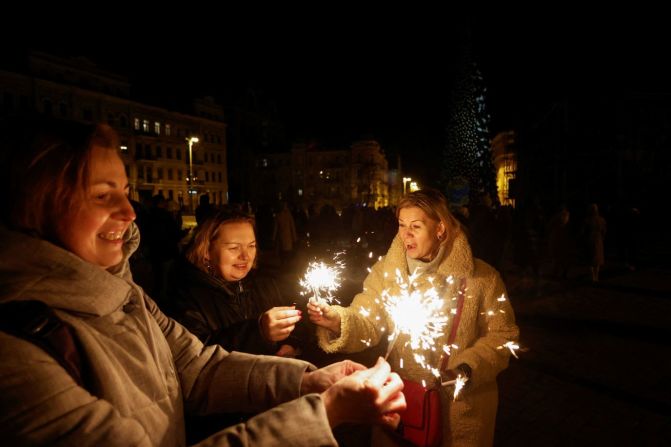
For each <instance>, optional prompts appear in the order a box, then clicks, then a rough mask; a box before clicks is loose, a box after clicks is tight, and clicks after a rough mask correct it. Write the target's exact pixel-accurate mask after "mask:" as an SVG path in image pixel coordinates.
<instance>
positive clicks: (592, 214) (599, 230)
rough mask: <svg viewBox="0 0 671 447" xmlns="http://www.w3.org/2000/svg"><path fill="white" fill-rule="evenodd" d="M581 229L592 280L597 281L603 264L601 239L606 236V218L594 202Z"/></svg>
mask: <svg viewBox="0 0 671 447" xmlns="http://www.w3.org/2000/svg"><path fill="white" fill-rule="evenodd" d="M582 231H583V235H584V236H585V241H586V243H587V253H588V259H589V267H590V271H591V273H592V282H598V281H599V271H600V269H601V267H602V266H603V264H604V250H603V239H604V237H605V236H606V220H605V219H604V218H603V217H601V215H600V214H599V207H598V206H597V205H596V203H593V204H591V205H590V206H589V208H588V211H587V217H586V218H585V222H584V223H583V229H582Z"/></svg>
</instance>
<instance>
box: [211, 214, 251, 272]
mask: <svg viewBox="0 0 671 447" xmlns="http://www.w3.org/2000/svg"><path fill="white" fill-rule="evenodd" d="M255 258H256V236H255V235H254V228H253V227H252V225H251V224H250V223H249V222H230V223H224V224H223V225H222V226H221V227H220V228H219V234H218V235H217V237H216V239H215V240H213V241H212V242H211V244H210V259H209V261H210V264H211V265H212V267H214V268H215V269H216V270H217V271H218V272H219V274H220V275H221V277H222V278H224V279H225V280H226V281H240V280H241V279H242V278H244V277H245V276H247V274H248V273H249V271H250V270H251V269H252V266H253V265H254V259H255Z"/></svg>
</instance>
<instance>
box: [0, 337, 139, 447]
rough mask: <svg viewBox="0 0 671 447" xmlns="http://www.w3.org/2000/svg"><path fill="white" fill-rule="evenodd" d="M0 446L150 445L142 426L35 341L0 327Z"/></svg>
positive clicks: (83, 446)
mask: <svg viewBox="0 0 671 447" xmlns="http://www.w3.org/2000/svg"><path fill="white" fill-rule="evenodd" d="M0 358H2V364H0V439H2V443H3V445H59V446H68V445H77V446H82V447H86V446H100V445H105V446H120V447H121V446H128V445H133V446H150V445H151V440H150V439H149V437H148V436H147V433H146V431H145V429H144V427H143V426H142V425H141V424H140V423H139V422H138V421H137V420H135V419H133V418H129V417H123V416H121V414H120V413H119V412H118V411H117V409H116V408H115V407H114V406H113V405H112V404H111V403H110V402H108V401H106V400H104V399H99V398H97V397H96V396H93V395H91V394H90V393H89V392H88V391H87V390H86V389H84V388H82V387H80V386H78V385H77V383H76V382H75V381H74V379H73V378H72V376H70V374H69V373H68V372H67V371H66V370H65V369H63V367H61V365H60V364H59V363H58V362H57V361H56V360H55V359H54V358H53V357H51V356H50V355H49V354H47V353H46V352H45V351H43V350H42V349H41V348H39V347H37V346H36V345H34V344H32V343H30V342H28V341H25V340H22V339H18V338H15V337H12V336H9V335H7V334H5V333H3V332H0Z"/></svg>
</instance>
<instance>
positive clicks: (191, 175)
mask: <svg viewBox="0 0 671 447" xmlns="http://www.w3.org/2000/svg"><path fill="white" fill-rule="evenodd" d="M198 141H199V140H198V137H189V138H187V139H186V142H187V143H188V144H189V203H190V205H191V213H193V195H194V194H193V143H198Z"/></svg>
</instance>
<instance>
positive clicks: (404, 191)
mask: <svg viewBox="0 0 671 447" xmlns="http://www.w3.org/2000/svg"><path fill="white" fill-rule="evenodd" d="M411 181H412V179H411V178H410V177H403V195H405V193H406V190H407V188H406V185H407V183H408V182H411Z"/></svg>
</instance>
